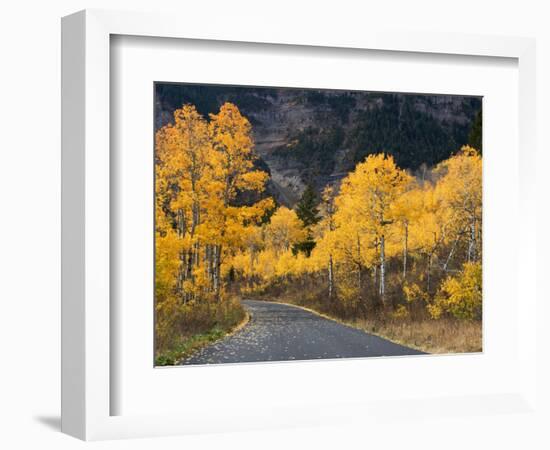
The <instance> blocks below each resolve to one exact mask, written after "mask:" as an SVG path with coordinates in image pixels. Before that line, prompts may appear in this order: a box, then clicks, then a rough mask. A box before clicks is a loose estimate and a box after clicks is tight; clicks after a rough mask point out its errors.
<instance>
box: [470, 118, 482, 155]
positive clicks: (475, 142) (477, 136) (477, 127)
mask: <svg viewBox="0 0 550 450" xmlns="http://www.w3.org/2000/svg"><path fill="white" fill-rule="evenodd" d="M482 136H483V119H482V116H481V110H480V111H479V112H478V113H477V114H476V118H475V120H474V123H473V124H472V129H471V130H470V135H469V136H468V145H469V146H470V147H473V148H475V149H476V150H477V151H479V154H480V155H481V153H482V151H483V149H482V148H481V147H482V146H483V140H482Z"/></svg>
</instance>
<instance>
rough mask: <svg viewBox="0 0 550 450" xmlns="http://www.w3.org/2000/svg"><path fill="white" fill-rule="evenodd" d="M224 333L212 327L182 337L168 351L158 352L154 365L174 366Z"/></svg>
mask: <svg viewBox="0 0 550 450" xmlns="http://www.w3.org/2000/svg"><path fill="white" fill-rule="evenodd" d="M225 335H226V333H225V331H223V330H221V329H219V328H214V329H212V330H210V331H208V332H206V333H201V334H195V335H193V336H191V337H189V338H183V339H181V340H180V341H179V342H177V343H176V344H175V345H174V347H173V348H172V349H170V350H168V351H165V352H163V353H161V354H159V355H158V356H157V357H156V359H155V365H156V366H174V365H176V364H178V363H179V362H180V361H181V360H182V359H185V358H186V357H188V356H191V355H192V354H193V353H195V352H196V351H197V350H199V349H201V348H202V347H204V346H206V345H208V344H210V343H212V342H215V341H217V340H219V339H221V338H223V337H224V336H225Z"/></svg>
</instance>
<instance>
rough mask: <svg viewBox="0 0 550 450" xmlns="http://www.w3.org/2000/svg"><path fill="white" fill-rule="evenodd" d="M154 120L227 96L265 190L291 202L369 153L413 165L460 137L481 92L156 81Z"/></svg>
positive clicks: (437, 157)
mask: <svg viewBox="0 0 550 450" xmlns="http://www.w3.org/2000/svg"><path fill="white" fill-rule="evenodd" d="M155 94H156V95H155V126H156V128H158V127H160V126H162V125H164V124H166V123H168V122H170V121H171V120H172V119H171V118H172V113H173V111H174V110H175V109H176V108H179V107H181V105H182V104H184V103H192V104H194V105H195V106H196V107H197V109H198V110H199V112H201V113H202V114H204V115H208V114H209V113H215V112H217V110H218V109H219V106H220V105H221V104H223V103H224V102H226V101H230V102H232V103H235V104H236V105H237V106H238V107H239V109H240V110H241V112H242V113H243V114H244V115H246V116H247V117H248V119H249V120H250V122H251V123H252V126H253V131H254V138H255V142H256V151H257V153H258V155H259V156H260V161H259V162H258V165H259V166H260V167H262V168H264V169H265V170H268V171H269V172H270V174H271V181H270V183H269V186H268V190H269V191H270V192H269V193H270V194H271V195H273V196H274V197H275V198H276V199H277V201H279V202H280V203H283V204H286V205H287V206H294V204H295V203H296V201H297V200H298V198H299V197H300V195H301V193H302V192H303V190H304V188H305V186H306V185H308V184H312V185H313V186H315V187H316V189H317V190H320V189H322V188H323V186H325V185H326V184H327V183H337V182H338V181H339V180H340V179H341V178H342V177H343V176H345V175H346V174H347V173H348V172H349V171H350V170H352V169H353V167H354V166H355V164H356V163H357V162H359V161H362V160H363V159H364V158H365V157H366V156H367V155H368V154H370V153H379V152H386V153H390V154H392V155H394V157H395V159H396V162H397V164H398V165H399V166H401V167H403V168H406V169H409V170H411V171H416V170H417V169H419V168H420V167H421V166H423V165H426V166H428V167H429V166H432V165H434V164H437V163H438V162H439V161H442V160H443V159H446V158H448V157H449V156H450V155H451V154H452V153H453V152H456V151H457V150H458V149H459V148H460V147H461V146H462V145H464V144H466V143H468V139H469V135H470V131H471V128H472V124H473V123H474V120H475V118H476V115H477V114H478V112H479V111H480V110H481V98H480V97H472V96H446V95H420V94H393V93H378V92H361V91H336V90H318V89H290V88H249V87H238V86H221V85H215V86H214V85H212V86H207V85H191V84H173V83H156V85H155Z"/></svg>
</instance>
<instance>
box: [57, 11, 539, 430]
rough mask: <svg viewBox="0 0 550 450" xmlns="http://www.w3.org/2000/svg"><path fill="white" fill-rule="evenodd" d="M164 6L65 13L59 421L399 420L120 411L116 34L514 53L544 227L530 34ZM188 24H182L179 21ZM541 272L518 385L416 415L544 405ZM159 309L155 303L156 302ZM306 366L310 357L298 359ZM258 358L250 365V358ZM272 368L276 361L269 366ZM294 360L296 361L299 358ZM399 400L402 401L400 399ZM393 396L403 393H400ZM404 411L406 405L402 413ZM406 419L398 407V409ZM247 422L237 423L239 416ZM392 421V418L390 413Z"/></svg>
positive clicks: (529, 163)
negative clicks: (232, 18)
mask: <svg viewBox="0 0 550 450" xmlns="http://www.w3.org/2000/svg"><path fill="white" fill-rule="evenodd" d="M183 19H184V18H181V17H174V16H171V15H167V14H158V13H155V14H144V13H128V12H113V11H109V12H107V11H99V10H87V11H82V12H79V13H76V14H73V15H71V16H67V17H65V18H63V21H62V55H63V61H62V125H63V131H62V146H63V149H62V177H63V179H62V430H63V431H64V432H65V433H67V434H70V435H73V436H76V437H78V438H81V439H85V440H97V439H111V438H130V437H146V436H162V435H173V434H185V433H197V432H208V431H233V430H247V429H259V428H265V427H281V426H296V425H310V424H322V423H329V422H334V421H350V420H358V418H367V417H374V416H376V415H377V414H382V415H385V417H388V418H390V419H392V418H395V417H394V416H395V414H394V413H392V412H391V410H392V403H391V402H384V401H380V400H377V401H373V402H371V403H369V402H365V401H360V402H353V401H349V402H342V403H340V404H331V407H330V410H328V409H326V408H325V409H324V408H322V407H319V405H314V404H304V405H303V406H302V407H300V408H296V407H295V406H292V405H288V406H285V405H284V404H283V405H278V406H277V407H276V408H273V410H271V411H270V410H268V409H265V410H259V411H252V412H250V411H249V412H248V413H247V412H245V411H237V412H236V413H235V415H234V417H232V418H231V420H224V419H226V418H227V411H225V410H223V409H221V410H220V413H218V414H216V413H215V412H213V413H212V415H210V416H206V415H201V414H192V413H190V412H189V411H187V412H182V413H170V414H139V415H138V414H135V415H117V416H115V415H111V412H112V405H111V398H112V391H113V389H115V388H116V386H114V385H113V383H112V379H111V372H110V365H111V360H110V358H111V356H112V355H111V340H110V336H112V334H113V328H112V327H113V326H116V324H113V323H112V322H111V320H110V314H111V311H110V295H111V291H110V289H111V280H110V248H111V242H110V227H111V223H110V195H111V192H110V183H111V182H112V177H113V176H116V174H112V173H111V170H110V153H109V149H110V139H111V134H110V105H111V95H110V56H111V55H110V39H111V36H112V35H122V36H142V37H162V38H176V39H193V40H196V39H200V40H212V41H223V42H242V43H256V44H258V43H260V44H285V45H299V46H302V47H306V48H307V47H315V48H319V47H322V48H330V49H331V51H338V49H342V50H345V49H367V50H376V51H384V52H407V53H410V54H412V55H413V57H414V54H417V55H421V54H424V55H425V54H446V55H463V56H481V57H500V58H511V59H514V60H517V63H518V74H519V75H518V76H519V88H518V92H519V96H518V131H519V142H518V145H519V155H520V157H519V161H518V164H519V184H518V192H517V198H518V199H519V205H518V211H519V214H520V215H521V217H522V220H521V223H520V224H519V226H520V227H521V229H522V230H530V229H534V228H535V213H534V210H535V208H534V204H533V202H534V200H533V199H534V198H535V197H536V196H535V195H534V192H533V191H534V189H535V186H534V184H533V183H532V181H531V179H530V176H529V175H530V173H533V172H534V171H535V145H536V141H535V123H536V120H535V118H536V117H535V96H536V84H535V42H534V40H532V39H526V38H512V37H487V36H472V35H456V34H439V33H426V34H419V33H393V32H385V31H383V30H374V29H373V28H370V29H369V31H367V32H363V31H362V30H349V32H348V33H345V34H339V35H338V36H327V35H326V34H325V33H324V31H323V30H322V29H315V27H313V26H311V27H309V28H308V32H307V33H305V32H304V31H303V30H301V31H300V30H279V29H278V28H277V27H269V26H267V27H266V26H265V24H262V23H246V24H245V23H244V22H243V24H242V26H232V27H227V28H219V27H215V26H214V25H212V26H211V27H209V26H208V24H206V23H204V22H203V21H200V20H183ZM182 23H184V24H185V25H184V26H182ZM522 235H523V236H524V238H523V239H522V240H521V242H518V244H517V245H518V248H517V260H518V261H522V260H530V261H535V259H536V258H535V252H536V241H535V236H534V233H528V232H525V233H522ZM535 273H536V270H534V268H533V265H531V266H530V268H529V270H528V269H527V267H526V266H525V265H518V273H517V276H518V279H517V283H518V286H519V285H521V286H523V287H524V288H523V292H524V295H525V298H523V299H522V302H521V304H520V307H519V310H518V321H517V336H518V343H519V344H521V345H519V347H520V348H519V350H518V354H519V361H520V367H519V369H518V373H519V377H518V380H517V384H516V385H515V389H514V390H512V391H510V390H507V391H505V392H504V391H503V392H502V393H499V394H491V395H485V396H483V395H482V394H476V395H470V396H464V397H463V398H456V397H455V398H453V397H436V398H424V399H420V400H418V399H416V400H410V399H405V398H402V399H401V400H402V401H403V402H405V401H406V400H407V401H408V403H407V408H408V409H407V410H408V411H409V413H410V414H416V413H418V411H422V410H425V409H426V408H428V409H429V408H430V407H434V408H435V407H437V408H438V411H439V413H440V414H441V415H446V414H450V412H451V411H452V414H459V415H466V416H467V415H472V414H473V415H475V414H480V413H482V414H496V413H498V412H500V411H502V409H503V408H504V409H507V410H511V411H514V412H518V413H528V412H530V413H532V412H533V411H536V408H537V405H536V402H535V399H536V397H537V391H536V373H537V369H536V357H537V355H536V352H535V350H534V349H535V348H536V340H537V338H536V326H535V324H536V317H535V312H534V311H536V307H535V301H536V293H535V286H536V282H535V279H534V278H535ZM151 313H152V311H151ZM293 364H297V365H299V364H303V363H293ZM249 367H250V366H249ZM272 367H273V370H275V369H274V367H275V366H272ZM296 367H297V366H296ZM397 400H399V398H398V399H397ZM392 401H393V402H395V399H394V400H392ZM401 414H402V413H401ZM397 415H398V416H399V415H400V414H397ZM239 418H240V419H247V420H240V421H239V420H238V419H239ZM392 420H393V419H392Z"/></svg>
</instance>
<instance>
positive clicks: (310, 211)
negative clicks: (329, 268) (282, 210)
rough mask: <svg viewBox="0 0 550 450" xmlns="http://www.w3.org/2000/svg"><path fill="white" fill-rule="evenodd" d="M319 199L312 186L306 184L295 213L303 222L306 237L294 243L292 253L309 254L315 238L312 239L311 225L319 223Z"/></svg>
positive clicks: (313, 246)
mask: <svg viewBox="0 0 550 450" xmlns="http://www.w3.org/2000/svg"><path fill="white" fill-rule="evenodd" d="M318 205H319V199H318V197H317V193H316V192H315V189H314V188H313V186H311V185H308V186H307V187H306V189H305V191H304V193H303V194H302V197H301V198H300V201H299V202H298V204H297V205H296V215H297V216H298V218H299V219H300V220H301V221H302V223H303V224H304V228H305V229H306V231H307V237H306V239H305V240H304V241H302V242H299V243H297V244H295V245H294V247H293V251H294V253H297V252H303V253H304V254H305V255H306V256H308V257H309V255H311V251H312V250H313V249H314V248H315V239H313V230H312V227H313V226H314V225H316V224H317V223H319V220H321V218H320V217H319V208H318Z"/></svg>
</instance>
